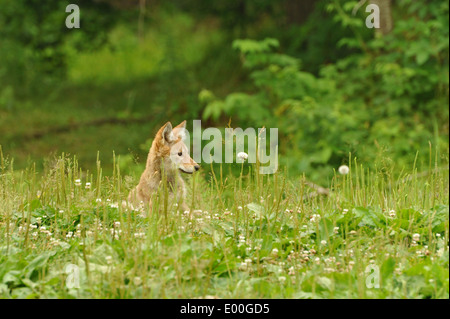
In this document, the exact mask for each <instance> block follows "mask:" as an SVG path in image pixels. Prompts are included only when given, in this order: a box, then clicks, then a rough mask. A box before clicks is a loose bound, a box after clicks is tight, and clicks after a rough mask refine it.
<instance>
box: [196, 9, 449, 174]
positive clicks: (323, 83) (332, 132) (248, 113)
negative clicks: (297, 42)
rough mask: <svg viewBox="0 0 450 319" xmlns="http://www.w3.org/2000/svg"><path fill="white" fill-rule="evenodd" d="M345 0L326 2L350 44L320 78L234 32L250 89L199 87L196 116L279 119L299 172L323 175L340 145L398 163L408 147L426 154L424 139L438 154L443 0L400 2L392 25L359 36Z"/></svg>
mask: <svg viewBox="0 0 450 319" xmlns="http://www.w3.org/2000/svg"><path fill="white" fill-rule="evenodd" d="M354 4H355V2H354V1H353V2H346V3H345V4H344V5H342V6H341V5H340V4H339V2H333V3H332V4H330V5H329V10H336V21H337V22H339V23H341V24H342V25H343V26H344V27H351V28H352V30H354V37H353V38H343V39H342V40H341V41H340V45H342V46H350V47H351V48H352V49H356V50H357V52H355V53H353V54H351V55H349V56H347V57H345V58H341V59H340V60H338V61H337V62H336V63H334V64H329V65H326V66H324V67H323V68H322V69H321V71H320V76H315V75H313V74H311V73H309V72H304V71H302V70H301V62H300V61H299V60H297V59H295V58H293V57H290V56H286V55H283V54H280V53H278V52H275V51H274V50H275V49H277V48H279V43H278V41H276V40H275V39H266V40H263V41H254V40H236V41H235V42H234V43H233V48H235V49H237V50H239V52H240V54H241V59H242V61H243V65H244V67H245V68H247V69H248V70H249V71H250V79H251V81H252V84H253V88H252V89H251V93H249V92H246V93H243V92H242V93H240V92H239V93H231V94H229V95H228V96H227V97H226V98H224V99H218V98H215V97H214V95H213V94H212V93H211V92H210V93H208V100H207V101H205V102H206V107H205V109H204V112H203V118H204V119H209V118H211V119H212V120H214V121H217V122H219V121H220V119H222V118H223V117H231V118H232V119H233V120H234V122H235V125H236V126H237V125H242V124H245V125H247V126H258V125H265V126H266V127H278V128H279V130H280V133H281V135H282V136H281V137H280V141H281V142H280V151H281V152H282V153H283V154H286V156H285V158H284V163H286V162H289V164H290V167H292V168H293V169H294V171H301V172H305V171H306V172H311V171H312V170H313V169H314V168H316V169H317V168H320V172H319V171H317V170H316V171H315V173H313V178H315V179H322V180H323V179H324V178H326V177H329V176H330V175H332V172H333V170H332V169H333V168H336V167H338V166H339V165H340V164H341V163H342V162H345V161H346V158H347V157H348V154H349V153H352V154H353V155H355V156H357V157H359V158H360V159H361V160H362V161H364V162H365V163H373V162H374V161H375V159H376V158H377V157H379V156H383V157H386V158H388V159H392V160H393V161H395V162H396V163H397V165H398V166H399V167H404V166H405V165H406V166H407V165H412V163H413V161H414V160H415V154H416V152H417V151H419V160H423V161H426V159H427V154H428V150H429V143H431V144H432V145H433V146H434V147H435V148H436V149H437V150H438V151H439V152H440V153H445V152H447V151H448V141H447V139H448V124H447V122H448V108H447V106H448V96H449V95H448V52H449V47H448V25H449V24H448V3H434V4H432V5H429V6H426V7H424V6H416V5H413V4H412V3H411V2H410V1H402V2H400V3H399V4H398V7H397V8H396V9H397V11H396V12H398V15H394V20H395V23H396V28H395V29H394V31H393V32H392V33H391V34H388V35H386V36H380V35H378V34H376V36H375V37H371V38H368V39H365V38H364V37H362V36H361V34H363V33H364V32H366V27H365V25H364V23H362V22H361V21H363V20H361V18H360V17H356V16H352V15H351V11H352V9H353V7H354ZM405 10H406V13H404V11H405ZM400 13H401V14H400ZM419 16H420V19H421V20H420V21H419V20H418V19H419V18H418V17H419ZM203 95H204V94H203ZM221 116H222V117H221Z"/></svg>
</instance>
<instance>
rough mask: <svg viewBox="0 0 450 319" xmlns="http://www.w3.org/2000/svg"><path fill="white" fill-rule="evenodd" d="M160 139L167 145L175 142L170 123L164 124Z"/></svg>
mask: <svg viewBox="0 0 450 319" xmlns="http://www.w3.org/2000/svg"><path fill="white" fill-rule="evenodd" d="M161 138H162V140H163V141H164V142H167V143H172V142H173V141H174V140H175V137H174V136H173V132H172V123H170V122H167V123H166V124H164V126H163V130H162V134H161Z"/></svg>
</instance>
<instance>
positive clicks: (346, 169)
mask: <svg viewBox="0 0 450 319" xmlns="http://www.w3.org/2000/svg"><path fill="white" fill-rule="evenodd" d="M338 171H339V174H341V175H347V174H348V172H350V168H349V167H348V166H347V165H341V166H339V168H338Z"/></svg>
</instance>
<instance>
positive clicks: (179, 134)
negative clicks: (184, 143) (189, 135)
mask: <svg viewBox="0 0 450 319" xmlns="http://www.w3.org/2000/svg"><path fill="white" fill-rule="evenodd" d="M185 129H186V121H183V122H181V123H180V124H178V125H177V126H175V127H174V128H173V135H174V136H175V138H180V139H181V140H184V139H185V138H186V133H185Z"/></svg>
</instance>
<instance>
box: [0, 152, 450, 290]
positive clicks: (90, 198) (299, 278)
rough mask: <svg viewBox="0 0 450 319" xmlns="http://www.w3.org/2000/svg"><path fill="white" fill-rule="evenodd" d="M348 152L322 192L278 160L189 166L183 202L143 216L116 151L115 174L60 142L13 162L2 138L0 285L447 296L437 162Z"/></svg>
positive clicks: (444, 207) (444, 216)
mask: <svg viewBox="0 0 450 319" xmlns="http://www.w3.org/2000/svg"><path fill="white" fill-rule="evenodd" d="M350 162H351V163H352V165H350V166H351V167H350V173H349V174H347V175H340V174H338V173H336V174H335V176H334V178H333V179H332V180H331V181H330V185H329V192H328V195H327V196H325V195H320V194H318V193H317V192H315V190H314V189H313V188H311V187H309V186H308V185H310V184H309V183H308V182H307V180H306V178H305V177H304V176H301V177H293V176H288V175H287V173H286V172H283V171H279V172H278V173H276V174H274V175H258V174H255V172H256V171H257V168H256V167H254V166H248V165H246V166H244V165H243V166H242V170H241V173H240V174H239V175H237V176H233V175H231V174H228V175H224V174H223V172H224V171H227V169H226V167H225V166H224V167H223V168H224V169H222V168H221V169H220V171H219V174H217V175H216V174H215V173H214V170H211V172H212V173H211V174H210V175H208V176H204V175H202V173H201V172H200V173H199V174H194V175H193V176H191V177H186V179H187V181H188V183H187V184H188V185H190V189H189V198H188V203H189V204H190V206H191V208H192V210H191V211H190V212H183V211H180V210H178V207H177V206H176V204H174V203H172V202H171V201H170V200H168V192H167V191H162V192H161V193H160V198H159V200H158V201H156V202H155V207H154V211H153V213H151V214H147V215H146V216H145V217H142V216H141V214H140V213H139V212H134V211H131V210H130V209H128V208H126V206H123V205H122V200H123V199H125V198H126V196H127V193H128V191H129V189H130V188H131V187H133V186H134V185H135V184H136V183H137V177H132V176H122V175H121V172H120V168H119V167H120V158H114V163H115V164H114V167H115V169H114V171H113V174H112V176H104V175H103V173H102V169H101V163H100V161H97V169H96V171H95V172H89V171H83V170H82V168H80V167H79V166H78V164H77V159H76V158H69V157H67V156H65V155H64V154H63V155H62V156H61V157H59V158H55V159H54V160H50V161H47V163H46V165H45V166H44V169H43V171H42V172H38V170H37V168H36V166H35V165H33V164H30V165H29V167H28V168H27V169H26V170H21V171H16V170H14V161H13V160H12V159H9V158H7V157H5V156H4V155H3V154H2V153H1V148H0V236H1V237H0V238H1V240H0V251H1V255H0V296H1V297H3V298H197V297H198V298H207V297H208V298H209V297H217V298H448V297H449V275H448V236H449V232H448V230H449V218H448V214H449V209H448V200H449V197H448V185H449V179H448V169H446V168H445V167H444V168H440V166H437V164H436V163H434V162H432V161H431V162H430V163H432V165H431V167H427V168H426V170H425V171H424V170H422V169H421V168H420V169H419V168H417V167H413V168H412V169H411V171H410V172H403V173H402V174H398V172H394V171H393V168H392V167H385V166H382V165H380V166H379V168H377V169H375V170H374V171H371V170H368V169H365V168H364V165H363V163H358V162H357V160H356V159H351V161H350ZM418 171H419V173H418ZM166 190H167V189H166ZM68 265H74V266H68ZM74 269H75V270H74ZM374 274H375V275H376V274H378V275H379V276H378V278H379V281H376V280H375V281H373V275H374ZM74 278H75V279H74ZM77 278H79V281H78V280H77ZM70 280H74V281H70ZM371 280H372V281H371ZM71 282H75V283H79V287H78V288H77V287H73V286H71V285H70V283H71ZM371 283H379V285H380V286H379V288H375V287H373V286H371ZM75 286H77V285H75ZM371 287H372V288H371Z"/></svg>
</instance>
